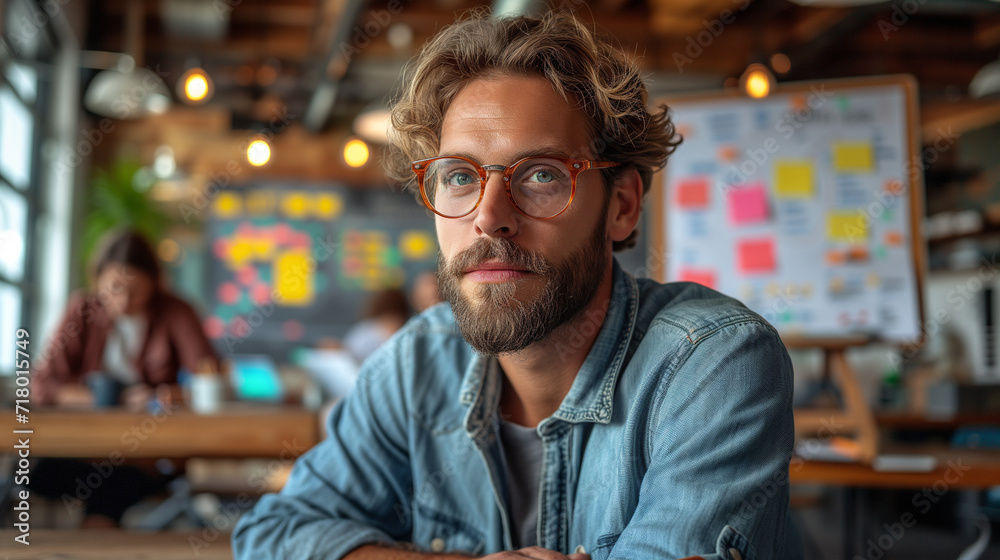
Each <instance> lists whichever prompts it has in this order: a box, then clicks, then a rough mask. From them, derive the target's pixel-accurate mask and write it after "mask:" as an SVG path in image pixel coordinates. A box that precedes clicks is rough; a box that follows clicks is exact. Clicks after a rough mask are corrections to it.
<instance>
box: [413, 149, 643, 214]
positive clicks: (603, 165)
mask: <svg viewBox="0 0 1000 560" xmlns="http://www.w3.org/2000/svg"><path fill="white" fill-rule="evenodd" d="M439 159H460V160H462V161H464V162H467V163H471V164H472V165H473V166H475V167H476V169H477V170H478V171H479V198H478V199H477V200H476V204H475V205H473V207H472V209H471V210H469V211H468V212H466V213H465V214H462V215H460V216H446V215H444V214H442V213H441V212H438V211H437V209H435V208H434V205H433V204H431V202H430V200H428V198H427V190H426V189H425V188H424V174H425V173H426V172H427V165H426V164H427V163H429V162H434V161H437V160H439ZM530 159H556V160H559V161H561V162H563V164H564V165H566V168H567V169H568V170H569V172H570V179H571V181H570V185H571V186H570V193H569V200H568V201H566V205H565V206H563V207H562V209H561V210H559V211H558V212H556V213H555V214H553V215H551V216H549V217H547V218H538V217H536V216H532V215H531V214H528V213H527V212H525V211H524V210H523V209H522V208H521V207H520V206H518V204H517V200H515V199H514V193H512V192H511V191H510V177H511V175H513V174H514V169H515V168H516V167H517V166H519V165H521V164H522V163H524V162H525V161H528V160H530ZM578 164H586V165H585V166H584V167H577V165H578ZM621 165H623V164H622V163H621V162H618V161H600V160H592V159H573V158H565V157H560V156H528V157H525V158H521V159H519V160H517V161H515V162H514V163H513V164H511V165H499V164H490V165H481V164H480V163H479V162H476V161H472V160H471V159H469V158H466V157H462V156H436V157H432V158H425V159H418V160H416V161H413V162H411V163H410V169H412V170H413V173H415V174H416V176H417V179H418V182H417V184H418V187H419V189H420V198H421V199H423V201H424V206H426V207H427V208H428V209H429V210H430V211H431V212H434V213H435V214H437V215H438V216H441V217H442V218H446V219H451V220H457V219H458V218H464V217H466V216H468V215H469V214H471V213H473V212H475V211H476V209H477V208H479V205H480V204H481V203H482V202H483V195H485V194H486V182H487V181H488V180H489V176H488V175H487V174H486V172H487V171H502V172H503V184H504V190H506V191H507V198H508V199H509V200H510V202H511V204H513V205H514V208H516V209H517V211H518V212H520V213H521V214H524V215H525V216H527V217H529V218H531V219H533V220H551V219H552V218H555V217H556V216H558V215H560V214H562V213H563V212H565V211H566V209H567V208H569V207H570V205H571V204H573V199H574V198H576V176H577V175H579V174H580V173H582V172H584V171H588V170H590V169H607V168H610V167H618V166H621Z"/></svg>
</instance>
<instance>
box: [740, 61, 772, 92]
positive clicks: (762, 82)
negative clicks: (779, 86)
mask: <svg viewBox="0 0 1000 560" xmlns="http://www.w3.org/2000/svg"><path fill="white" fill-rule="evenodd" d="M740 87H741V89H743V91H745V92H746V93H747V95H749V96H750V97H753V98H754V99H763V98H765V97H767V96H768V94H770V93H771V90H772V89H774V76H773V75H772V74H771V71H770V70H768V69H767V67H766V66H764V65H763V64H758V63H754V64H751V65H750V66H747V69H746V70H745V71H744V72H743V75H742V76H740Z"/></svg>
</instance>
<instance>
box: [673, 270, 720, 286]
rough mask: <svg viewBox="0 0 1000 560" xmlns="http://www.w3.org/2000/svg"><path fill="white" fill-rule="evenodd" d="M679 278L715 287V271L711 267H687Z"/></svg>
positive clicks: (683, 280) (682, 280)
mask: <svg viewBox="0 0 1000 560" xmlns="http://www.w3.org/2000/svg"><path fill="white" fill-rule="evenodd" d="M678 280H680V281H681V282H696V283H698V284H701V285H702V286H707V287H709V288H715V271H714V270H709V269H694V268H686V269H684V270H681V273H680V278H678Z"/></svg>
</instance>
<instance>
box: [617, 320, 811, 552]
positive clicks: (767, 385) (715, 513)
mask: <svg viewBox="0 0 1000 560" xmlns="http://www.w3.org/2000/svg"><path fill="white" fill-rule="evenodd" d="M656 334H662V333H656V332H654V331H652V330H651V331H650V333H648V334H647V336H654V335H656ZM670 334H671V336H673V335H674V333H670ZM691 344H692V345H693V346H694V347H693V348H691V349H690V354H689V355H688V357H687V359H686V360H684V361H683V362H682V363H681V364H680V365H679V366H677V369H675V370H673V371H670V370H665V371H664V372H663V373H664V376H665V377H664V379H668V381H667V382H666V383H665V384H663V385H661V387H660V388H659V392H660V395H659V396H658V397H657V401H656V403H657V404H656V405H655V408H654V410H653V411H652V412H651V414H653V420H652V422H651V425H653V426H654V428H653V430H655V433H654V434H652V435H651V441H652V447H651V449H650V450H649V452H650V460H649V469H648V471H647V472H646V474H645V476H644V478H643V481H642V484H641V487H640V491H639V502H638V504H637V507H636V509H635V513H634V515H633V517H632V519H631V520H630V521H629V523H628V525H627V526H626V527H625V530H624V531H622V533H621V535H619V537H618V539H617V541H616V543H615V545H614V547H613V548H612V550H611V553H610V556H609V558H612V559H622V558H627V559H629V560H653V559H662V558H678V557H684V556H690V555H693V554H700V555H701V556H703V557H704V558H706V559H708V560H716V559H717V560H730V559H733V560H736V559H738V558H742V559H743V560H748V559H751V558H758V559H768V560H780V558H782V556H781V551H782V542H783V540H782V539H783V536H784V528H785V521H786V519H785V518H786V516H787V509H788V461H789V459H790V454H791V449H792V441H793V437H794V435H793V421H792V409H791V397H792V371H791V364H790V362H789V361H788V357H787V353H786V352H785V350H784V347H783V346H782V344H781V341H780V339H779V338H778V335H777V334H776V333H774V331H773V330H771V329H770V328H769V327H767V326H765V325H764V324H763V323H759V322H742V323H738V324H735V325H731V326H728V327H724V328H722V329H720V330H719V331H718V332H715V333H713V334H711V335H709V336H707V338H704V339H697V338H696V339H695V341H694V342H691ZM724 528H725V530H724ZM732 548H735V549H736V550H737V551H738V553H739V555H738V556H737V555H736V554H732V553H731V552H730V549H732Z"/></svg>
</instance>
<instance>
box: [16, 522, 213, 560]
mask: <svg viewBox="0 0 1000 560" xmlns="http://www.w3.org/2000/svg"><path fill="white" fill-rule="evenodd" d="M19 534H20V533H19V532H18V531H16V530H3V531H0V556H2V557H3V558H5V559H10V560H20V559H28V558H31V559H39V558H67V559H69V558H72V559H74V560H109V559H111V558H113V559H114V560H190V559H191V558H198V559H199V560H224V559H225V560H231V559H232V557H233V551H232V545H231V544H230V541H229V534H228V533H218V532H208V533H205V532H203V531H194V532H190V533H188V532H183V533H178V532H169V531H167V532H158V533H146V532H135V531H120V530H116V529H96V530H89V531H83V530H79V531H67V530H58V529H40V530H37V531H36V530H32V531H31V532H30V534H29V536H28V539H29V542H30V543H31V545H30V546H25V545H23V544H21V543H19V542H16V541H14V537H16V536H18V535H19Z"/></svg>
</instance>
